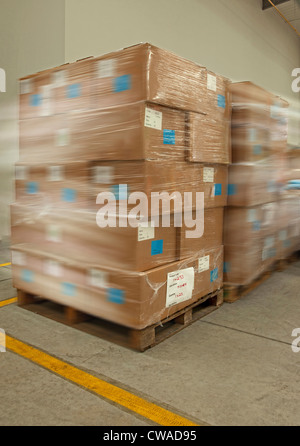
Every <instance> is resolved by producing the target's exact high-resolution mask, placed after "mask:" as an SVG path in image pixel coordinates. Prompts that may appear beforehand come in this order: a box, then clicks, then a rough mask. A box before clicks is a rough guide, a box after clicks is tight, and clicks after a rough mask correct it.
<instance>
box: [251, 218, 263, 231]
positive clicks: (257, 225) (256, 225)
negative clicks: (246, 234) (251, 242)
mask: <svg viewBox="0 0 300 446" xmlns="http://www.w3.org/2000/svg"><path fill="white" fill-rule="evenodd" d="M260 228H261V222H260V221H259V220H255V221H254V222H253V224H252V230H253V231H260Z"/></svg>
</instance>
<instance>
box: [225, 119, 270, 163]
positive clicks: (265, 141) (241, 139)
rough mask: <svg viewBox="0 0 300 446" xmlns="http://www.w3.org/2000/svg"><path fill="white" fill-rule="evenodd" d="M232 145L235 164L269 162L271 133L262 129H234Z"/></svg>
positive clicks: (252, 127)
mask: <svg viewBox="0 0 300 446" xmlns="http://www.w3.org/2000/svg"><path fill="white" fill-rule="evenodd" d="M231 144H232V146H231V147H232V162H233V163H244V162H246V163H247V162H248V163H252V162H254V163H255V162H258V161H261V160H268V159H269V157H270V155H271V151H270V135H269V131H268V130H267V129H265V128H262V127H257V126H256V127H255V126H251V125H243V126H235V127H232V129H231Z"/></svg>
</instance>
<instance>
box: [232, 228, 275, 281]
mask: <svg viewBox="0 0 300 446" xmlns="http://www.w3.org/2000/svg"><path fill="white" fill-rule="evenodd" d="M277 259H278V244H277V238H276V234H275V233H274V234H273V235H268V236H267V237H258V238H256V239H252V240H251V243H250V242H249V243H248V244H247V246H245V245H226V246H224V283H228V284H232V285H247V284H249V283H251V282H252V281H253V280H255V279H256V278H257V277H258V276H259V275H260V274H262V273H263V272H264V271H267V270H268V269H269V268H270V267H271V265H272V264H273V263H274V262H275V261H276V260H277Z"/></svg>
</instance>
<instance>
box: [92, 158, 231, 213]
mask: <svg viewBox="0 0 300 446" xmlns="http://www.w3.org/2000/svg"><path fill="white" fill-rule="evenodd" d="M92 166H93V176H92V182H93V184H92V192H91V195H92V199H91V201H92V202H93V203H95V206H96V207H97V208H98V209H99V208H100V206H101V205H103V204H104V202H103V203H101V204H100V203H98V204H96V199H97V195H98V194H99V193H103V192H106V193H112V194H113V196H112V198H115V199H116V200H117V201H118V203H121V202H126V200H127V201H129V198H130V195H131V194H133V193H135V192H142V193H144V194H145V196H146V197H147V204H148V209H146V210H145V209H143V215H144V213H145V212H146V213H147V212H148V213H150V211H151V204H152V201H153V199H154V198H155V197H154V196H153V195H151V194H158V193H163V192H165V193H166V194H169V195H171V194H174V195H173V196H174V198H175V200H174V201H172V203H171V210H170V209H169V208H168V209H167V210H166V211H163V209H162V208H160V212H159V214H161V213H167V214H170V213H173V212H178V206H179V208H180V209H183V205H184V203H186V206H187V207H188V208H189V209H191V208H195V205H196V193H197V192H203V193H204V206H205V207H206V208H210V207H224V206H226V203H227V175H228V168H227V166H222V165H207V164H196V163H180V162H176V163H173V162H170V161H167V162H157V161H132V162H130V161H128V162H126V161H125V162H118V161H115V162H96V161H95V162H94V163H92ZM185 192H190V197H186V196H184V193H185ZM169 195H166V200H165V204H166V206H167V207H168V206H169V203H170V200H169ZM131 200H133V201H131ZM130 201H131V203H132V204H130V203H128V209H130V208H133V207H135V206H136V204H137V202H136V199H134V196H133V195H131V198H130ZM174 202H175V203H176V206H174Z"/></svg>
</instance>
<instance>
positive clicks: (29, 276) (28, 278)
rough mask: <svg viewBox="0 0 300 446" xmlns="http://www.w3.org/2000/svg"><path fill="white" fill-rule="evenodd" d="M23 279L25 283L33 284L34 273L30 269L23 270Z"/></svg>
mask: <svg viewBox="0 0 300 446" xmlns="http://www.w3.org/2000/svg"><path fill="white" fill-rule="evenodd" d="M21 279H22V280H24V282H27V283H31V282H33V280H34V273H33V271H30V270H29V269H23V271H22V273H21Z"/></svg>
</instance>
